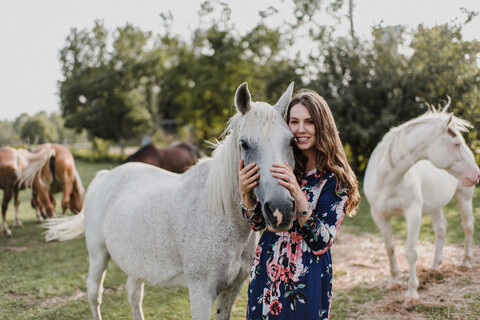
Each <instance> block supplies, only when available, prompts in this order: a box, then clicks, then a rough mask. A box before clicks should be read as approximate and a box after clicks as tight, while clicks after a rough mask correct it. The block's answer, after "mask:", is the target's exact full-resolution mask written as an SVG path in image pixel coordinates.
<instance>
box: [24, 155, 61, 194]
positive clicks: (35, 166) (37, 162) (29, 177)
mask: <svg viewBox="0 0 480 320" xmlns="http://www.w3.org/2000/svg"><path fill="white" fill-rule="evenodd" d="M19 155H20V156H21V157H24V162H25V163H26V166H25V168H24V170H23V171H22V173H21V174H20V176H19V177H18V179H17V181H18V183H19V185H20V186H22V185H24V186H26V187H29V188H31V187H32V185H33V180H34V179H35V177H36V176H38V177H39V182H40V183H41V184H42V185H47V183H46V182H44V181H43V180H42V179H41V177H40V172H41V171H42V168H43V166H44V165H45V163H46V162H47V161H49V160H50V158H51V157H54V156H55V149H53V148H45V149H42V150H40V151H38V152H21V153H19Z"/></svg>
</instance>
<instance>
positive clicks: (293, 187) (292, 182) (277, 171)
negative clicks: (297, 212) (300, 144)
mask: <svg viewBox="0 0 480 320" xmlns="http://www.w3.org/2000/svg"><path fill="white" fill-rule="evenodd" d="M270 172H272V176H273V177H275V178H278V183H279V184H281V185H282V186H284V187H285V188H287V189H288V190H289V191H290V194H291V195H292V197H293V198H294V199H295V201H296V202H297V204H299V203H303V202H305V203H307V205H308V202H307V199H306V198H305V195H304V194H303V191H302V189H301V188H300V186H299V185H298V182H297V178H296V177H295V174H294V173H293V170H292V168H291V167H290V166H289V165H288V163H274V164H273V167H272V168H270Z"/></svg>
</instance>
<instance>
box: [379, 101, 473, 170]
mask: <svg viewBox="0 0 480 320" xmlns="http://www.w3.org/2000/svg"><path fill="white" fill-rule="evenodd" d="M428 107H429V110H428V111H427V112H426V113H424V114H423V115H421V116H419V117H417V118H415V119H412V120H410V121H407V122H405V123H403V124H401V125H399V126H397V127H394V128H391V129H390V131H388V132H387V133H386V134H385V136H384V137H383V138H382V140H381V141H380V143H379V144H378V147H377V150H378V152H379V156H380V157H379V158H378V159H382V158H383V159H387V161H388V163H389V165H390V166H391V167H393V166H394V165H395V159H398V158H399V155H407V154H409V152H410V151H409V150H407V148H406V146H405V136H406V134H407V133H408V132H410V130H412V128H414V127H415V126H418V125H424V124H428V123H437V122H443V121H446V120H447V119H448V118H449V117H450V116H452V120H451V122H450V125H449V128H451V129H453V130H454V131H457V132H456V133H457V134H458V136H459V137H460V138H461V139H462V140H463V137H462V135H461V134H460V132H467V131H468V130H469V129H470V128H472V125H471V124H470V122H468V121H466V120H463V119H460V118H457V117H455V116H453V114H452V113H447V112H446V111H447V108H448V105H447V106H446V107H445V108H444V109H443V110H439V109H435V108H434V107H432V106H431V105H428Z"/></svg>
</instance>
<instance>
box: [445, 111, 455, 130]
mask: <svg viewBox="0 0 480 320" xmlns="http://www.w3.org/2000/svg"><path fill="white" fill-rule="evenodd" d="M452 120H453V114H451V113H450V114H449V115H448V119H447V120H445V121H443V127H444V128H445V130H448V126H449V125H450V122H452Z"/></svg>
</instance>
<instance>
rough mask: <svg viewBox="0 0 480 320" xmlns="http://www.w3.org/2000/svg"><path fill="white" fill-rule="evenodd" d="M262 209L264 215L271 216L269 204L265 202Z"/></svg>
mask: <svg viewBox="0 0 480 320" xmlns="http://www.w3.org/2000/svg"><path fill="white" fill-rule="evenodd" d="M264 209H265V213H266V214H271V213H272V210H271V209H270V202H268V201H266V202H265V204H264Z"/></svg>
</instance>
